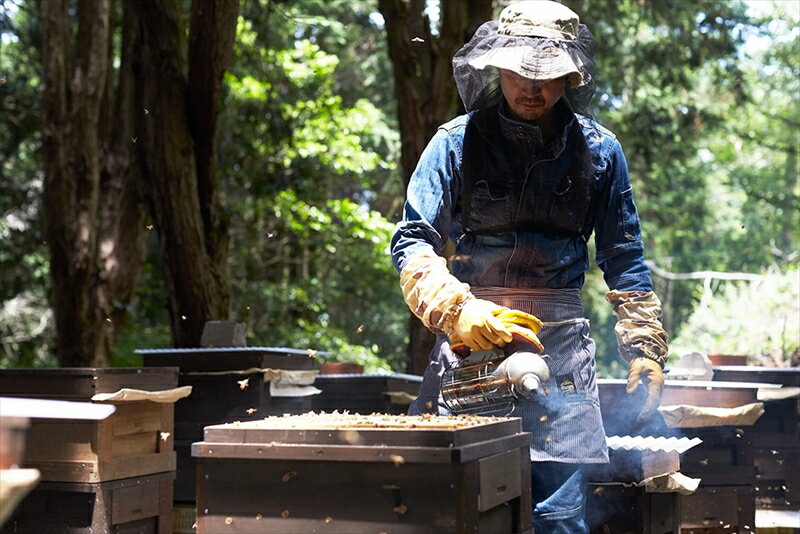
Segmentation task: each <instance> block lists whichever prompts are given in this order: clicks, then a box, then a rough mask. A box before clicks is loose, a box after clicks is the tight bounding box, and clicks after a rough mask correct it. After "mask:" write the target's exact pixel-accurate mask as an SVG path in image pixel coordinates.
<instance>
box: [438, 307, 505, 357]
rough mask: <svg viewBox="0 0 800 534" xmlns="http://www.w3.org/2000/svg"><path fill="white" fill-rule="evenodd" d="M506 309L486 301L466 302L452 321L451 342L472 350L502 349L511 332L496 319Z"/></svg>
mask: <svg viewBox="0 0 800 534" xmlns="http://www.w3.org/2000/svg"><path fill="white" fill-rule="evenodd" d="M506 309H508V308H505V307H503V306H499V305H497V304H495V303H494V302H491V301H488V300H483V299H469V300H467V301H466V302H465V303H464V305H463V306H462V307H461V310H460V311H459V312H458V315H457V316H456V318H455V321H453V332H452V334H451V336H450V339H451V341H453V342H454V344H456V342H459V343H463V344H464V345H466V346H468V347H469V348H470V349H472V350H489V349H491V348H492V347H502V346H503V345H505V344H506V343H508V342H509V341H511V331H510V330H509V329H508V328H507V327H506V325H505V324H504V323H503V321H502V320H501V319H500V318H498V317H497V315H498V314H499V313H501V312H502V311H504V310H506Z"/></svg>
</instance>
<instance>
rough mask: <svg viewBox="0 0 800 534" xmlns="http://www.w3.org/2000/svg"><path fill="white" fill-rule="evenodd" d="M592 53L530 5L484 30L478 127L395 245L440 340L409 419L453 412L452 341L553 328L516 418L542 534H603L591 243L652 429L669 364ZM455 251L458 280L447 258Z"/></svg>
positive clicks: (470, 90)
mask: <svg viewBox="0 0 800 534" xmlns="http://www.w3.org/2000/svg"><path fill="white" fill-rule="evenodd" d="M592 45H593V38H592V35H591V33H590V32H589V30H588V29H587V28H586V26H585V25H583V24H580V22H579V18H578V15H577V14H576V13H574V12H573V11H571V10H570V9H568V8H567V7H565V6H563V5H561V4H559V3H557V2H551V1H545V0H528V1H522V2H517V3H514V4H511V5H509V6H508V7H507V8H505V9H504V10H503V11H502V13H501V14H500V18H499V20H498V21H489V22H486V23H484V24H483V25H482V26H481V27H480V28H479V29H478V31H477V32H476V34H475V35H474V36H473V38H472V39H471V40H470V41H469V42H468V43H467V44H466V45H465V46H464V47H463V48H462V49H461V50H460V51H459V52H458V53H457V54H456V55H455V57H454V58H453V71H454V77H455V81H456V84H457V86H458V91H459V94H460V96H461V99H462V100H463V103H464V105H465V108H466V110H467V114H465V115H461V116H459V117H457V118H455V119H453V120H451V121H450V122H447V123H445V124H443V125H442V126H440V127H439V129H438V131H437V132H436V134H435V135H434V136H433V138H432V139H431V141H430V143H429V144H428V146H427V147H426V149H425V150H424V152H423V154H422V156H421V157H420V160H419V162H418V164H417V167H416V170H415V171H414V173H413V175H412V177H411V181H410V183H409V186H408V191H407V201H406V203H405V207H404V213H403V219H402V221H401V222H400V223H399V224H398V226H397V230H396V232H395V234H394V237H393V239H392V245H391V253H392V258H393V261H394V265H395V267H396V268H397V270H398V271H399V272H400V284H401V287H402V291H403V296H404V297H405V300H406V302H407V303H408V305H409V307H410V309H411V311H412V312H413V313H414V314H415V315H416V316H417V317H419V319H420V320H421V321H422V322H423V323H424V324H425V326H426V327H427V328H429V329H430V330H431V331H433V332H435V333H436V334H438V335H437V341H436V344H435V347H434V349H433V351H432V352H431V355H430V362H429V365H428V367H427V369H426V371H425V376H424V378H423V382H422V386H421V388H420V393H419V397H418V398H417V399H416V401H415V402H414V403H413V404H412V406H411V409H410V413H414V414H416V413H425V412H433V413H440V414H445V413H447V409H446V407H445V406H444V404H443V402H442V399H441V396H440V394H439V391H440V390H439V380H440V377H441V375H442V373H443V372H444V371H445V370H446V369H448V368H449V367H450V366H452V365H453V363H454V362H456V361H457V360H458V356H456V355H455V354H454V353H453V352H452V350H451V349H450V342H451V338H453V337H458V338H460V339H461V340H462V341H463V342H464V343H465V344H466V345H468V346H469V347H470V348H471V349H472V350H476V351H478V350H486V349H490V348H492V347H502V346H503V345H504V344H506V343H508V342H509V341H510V340H511V337H512V334H513V333H515V332H516V333H520V332H521V330H520V329H523V331H522V333H523V334H525V335H526V336H528V337H529V338H532V339H536V333H535V331H534V330H535V328H533V327H532V328H530V329H525V328H524V327H522V326H520V325H519V324H510V323H509V322H507V321H506V320H504V317H505V316H507V314H503V311H504V310H506V311H507V310H508V309H509V308H510V309H514V310H520V311H522V312H525V313H527V314H531V315H532V316H534V318H533V319H532V321H536V318H538V319H539V320H541V321H542V326H541V330H540V332H539V337H538V340H540V341H541V343H542V344H543V346H544V352H545V353H546V354H547V355H548V358H547V363H548V367H549V371H550V379H549V381H548V382H547V383H546V384H544V387H543V388H540V390H539V391H538V392H537V394H536V395H534V396H533V397H532V398H531V399H529V400H523V401H522V402H520V403H519V404H518V405H517V407H516V409H515V412H514V414H513V415H515V416H519V417H521V418H522V421H523V428H524V430H525V431H526V432H531V433H532V434H533V443H532V445H531V452H530V454H531V461H532V462H534V464H533V465H532V469H531V472H532V492H533V527H534V529H535V531H536V533H537V534H542V533H555V532H564V533H567V532H568V533H571V534H575V533H580V532H589V530H588V528H587V526H586V524H585V522H584V519H583V517H584V511H583V508H584V503H585V496H586V490H585V488H586V483H585V482H586V480H585V471H586V469H585V466H587V464H596V463H604V462H607V461H608V453H607V450H606V445H605V439H604V432H603V426H602V421H601V418H600V407H599V402H598V395H597V383H596V375H595V343H594V341H593V340H592V339H591V337H590V336H589V321H588V320H587V319H585V318H584V316H583V309H582V305H581V297H580V291H581V287H582V286H583V284H584V273H585V272H586V270H587V269H588V268H589V253H588V240H589V238H590V236H591V235H592V234H594V239H595V244H596V250H597V253H596V262H597V265H598V266H599V267H600V269H601V270H602V271H603V275H604V278H605V282H606V284H607V285H608V288H609V292H608V293H607V295H606V298H607V299H608V301H609V303H610V304H611V305H612V306H613V309H614V313H615V314H616V316H617V319H618V322H617V325H616V328H615V332H616V336H617V340H618V345H619V352H620V354H621V356H622V357H623V358H624V359H625V360H627V361H628V362H630V367H629V372H628V378H629V383H628V391H629V393H631V392H632V391H633V390H634V389H635V388H636V387H638V386H639V383H640V382H641V383H643V384H644V386H645V387H646V389H647V395H646V399H645V400H644V405H643V406H642V407H641V412H640V413H639V414H638V417H639V418H640V419H646V418H647V417H649V415H650V414H652V412H653V411H654V410H655V409H656V408H657V406H658V403H659V400H660V396H661V389H662V386H663V381H664V379H663V372H662V369H663V366H664V363H665V361H666V359H667V353H668V347H667V334H666V332H665V331H664V329H663V327H662V324H661V321H660V317H661V303H660V301H659V299H658V297H657V296H656V295H655V294H654V293H653V284H652V281H651V278H650V272H649V270H648V268H647V267H646V266H645V263H644V259H643V243H642V236H641V229H640V224H639V216H638V214H637V211H636V206H635V204H634V198H633V189H632V187H631V182H630V178H629V176H628V167H627V163H626V160H625V156H624V154H623V151H622V147H621V145H620V143H619V141H618V140H617V138H616V137H615V136H614V134H613V133H612V132H610V131H609V130H607V129H606V128H604V127H603V126H602V125H600V124H599V123H598V122H597V121H595V120H593V119H592V118H591V117H589V116H588V115H586V108H587V105H588V103H589V101H590V100H591V98H592V97H593V95H594V91H595V84H594V80H593V78H592V74H591V71H592V67H593V62H592ZM448 239H451V240H452V242H453V243H454V244H455V254H454V255H453V256H452V257H451V258H450V262H449V263H450V265H449V269H448V266H447V263H446V261H445V259H444V258H442V257H440V256H439V255H437V253H438V252H440V251H441V250H442V249H443V247H444V246H445V242H446V240H448ZM448 336H450V337H448ZM633 417H637V414H633Z"/></svg>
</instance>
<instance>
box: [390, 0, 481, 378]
mask: <svg viewBox="0 0 800 534" xmlns="http://www.w3.org/2000/svg"><path fill="white" fill-rule="evenodd" d="M424 8H425V0H379V2H378V9H379V10H380V12H381V14H382V15H383V18H384V21H385V23H386V36H387V39H388V44H389V57H390V58H391V60H392V65H393V69H394V81H395V93H396V95H397V118H398V123H399V126H400V138H401V155H400V168H401V172H402V175H403V182H404V184H405V185H406V186H407V185H408V182H409V179H410V178H411V174H412V172H413V171H414V168H415V167H416V165H417V161H418V160H419V157H420V155H421V154H422V151H423V150H424V148H425V145H427V143H428V141H429V140H430V138H431V137H433V134H434V133H435V132H436V129H437V128H438V126H439V125H440V124H442V123H443V122H445V121H446V120H447V119H449V118H451V117H452V116H453V115H454V114H455V113H456V112H457V110H458V109H459V106H460V105H459V99H458V92H457V89H456V86H455V81H454V80H453V71H452V59H453V55H454V54H455V53H456V52H457V51H458V49H459V48H461V46H462V45H463V44H464V43H465V42H466V41H467V40H469V38H470V37H471V36H472V34H473V33H474V32H475V30H476V29H477V28H478V26H479V25H480V24H481V23H483V22H485V21H487V20H490V19H491V18H492V0H470V1H467V2H441V3H440V8H441V13H440V15H441V20H440V25H439V34H438V36H434V35H433V34H432V32H431V31H430V21H429V20H428V17H427V16H426V15H425V14H424ZM409 335H410V342H409V346H408V351H407V359H408V365H407V367H408V371H409V372H412V373H422V372H423V371H424V369H425V367H426V366H427V363H428V354H429V353H430V349H431V348H432V347H433V342H434V340H435V337H434V335H433V334H431V333H430V332H428V330H427V329H426V328H425V327H424V326H423V325H422V323H421V322H420V321H419V320H417V318H416V317H413V316H412V317H411V319H410V321H409Z"/></svg>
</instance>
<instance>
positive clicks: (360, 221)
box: [220, 2, 407, 370]
mask: <svg viewBox="0 0 800 534" xmlns="http://www.w3.org/2000/svg"><path fill="white" fill-rule="evenodd" d="M331 4H333V5H327V7H323V6H322V5H316V3H314V2H309V3H300V4H293V5H292V6H291V7H290V8H286V9H287V10H284V8H283V6H281V7H277V6H273V7H275V8H276V11H275V12H274V13H272V15H271V17H270V19H269V22H268V23H266V22H265V21H263V19H261V18H260V17H261V15H262V14H261V13H254V12H249V11H248V10H247V8H245V9H244V12H243V16H242V18H241V19H240V22H239V38H238V40H237V48H236V58H235V60H234V64H233V65H232V67H231V69H230V72H229V73H228V75H227V77H226V81H227V84H228V87H229V93H228V95H227V98H226V101H225V109H224V112H223V115H222V117H221V122H222V124H223V126H222V131H223V132H224V133H223V136H222V137H221V144H220V156H221V159H222V161H223V165H222V169H223V173H225V174H226V175H227V176H229V177H230V180H229V181H228V182H227V183H228V184H229V185H230V187H228V188H227V189H226V191H225V193H226V197H227V200H228V202H227V204H228V206H229V207H230V209H231V210H232V212H233V217H232V225H231V245H232V257H231V269H232V274H233V277H232V278H233V279H234V302H235V305H234V307H235V315H236V317H237V318H238V319H239V320H242V321H244V322H246V324H247V328H248V330H247V331H248V344H250V345H254V344H258V345H270V346H290V347H295V348H310V349H314V350H317V351H318V352H319V354H320V359H321V360H325V359H326V358H327V359H331V360H334V359H338V360H347V361H357V362H359V363H362V364H363V365H365V368H366V369H367V370H379V369H383V370H386V369H389V368H390V367H391V368H394V369H397V370H401V369H403V365H404V362H403V354H404V349H405V344H406V336H407V334H406V331H405V330H406V316H407V314H406V311H405V305H404V303H403V302H402V298H401V297H400V292H399V289H398V288H397V275H396V273H395V272H394V270H393V268H392V266H391V262H390V258H389V256H388V253H387V249H388V243H389V239H390V237H391V233H392V229H393V224H392V223H391V222H389V221H388V220H386V219H385V218H384V217H383V216H381V215H380V214H379V212H378V211H377V210H379V209H380V208H381V206H382V205H386V204H389V203H391V201H392V200H393V198H395V197H396V195H398V194H400V193H399V184H400V179H399V177H398V176H397V171H396V166H395V163H394V161H395V159H396V153H397V143H398V135H397V133H396V132H395V131H393V130H392V129H391V128H389V127H388V126H387V122H388V119H387V116H386V114H385V113H384V112H383V111H381V110H380V109H378V108H377V107H376V106H375V104H374V103H373V100H372V99H371V98H368V97H370V96H371V95H370V93H369V88H368V87H363V86H361V87H359V86H356V85H353V84H351V83H350V82H349V81H348V79H347V78H348V77H349V76H351V75H352V71H351V70H350V69H352V64H351V65H350V68H349V69H348V68H347V67H346V66H344V67H343V60H344V62H347V61H351V62H353V61H354V60H353V59H352V57H353V56H352V54H354V53H355V52H354V51H353V50H352V49H351V48H348V44H350V43H354V44H355V43H362V41H361V40H359V39H355V38H353V37H354V36H355V35H356V34H358V33H359V32H363V33H364V34H365V35H369V34H370V33H373V34H374V33H375V31H376V28H375V27H374V26H373V25H372V24H371V22H370V21H369V19H368V17H367V16H360V17H359V16H357V15H354V13H356V11H357V9H358V5H357V4H358V3H356V5H355V6H350V7H348V5H347V3H345V2H333V3H331ZM315 5H316V8H315V9H321V10H323V12H326V11H330V10H331V9H337V10H338V11H337V12H338V13H339V15H341V17H342V18H341V19H340V20H347V19H348V17H354V16H355V19H353V21H354V22H355V21H360V22H359V23H358V24H355V25H354V26H344V25H342V24H340V23H337V22H336V21H335V20H332V19H331V18H326V21H327V22H325V23H320V24H315V25H313V26H309V24H310V22H311V21H313V20H317V18H319V12H318V11H316V12H314V15H311V14H310V13H311V12H304V11H303V9H304V7H309V6H312V7H313V6H315ZM337 6H338V7H337ZM315 17H316V18H315ZM359 24H360V25H361V26H359ZM282 30H283V31H282ZM256 43H261V46H260V47H258V48H257V49H255V50H254V49H253V48H251V45H253V44H256ZM325 47H327V48H328V50H326V49H325ZM332 51H336V52H337V54H333V53H331V52H332ZM372 52H374V50H373V51H372ZM365 59H366V58H365ZM392 183H394V184H398V186H396V187H395V188H394V189H392V188H387V187H386V184H392ZM376 208H377V210H376ZM325 353H327V356H325V355H324V354H325Z"/></svg>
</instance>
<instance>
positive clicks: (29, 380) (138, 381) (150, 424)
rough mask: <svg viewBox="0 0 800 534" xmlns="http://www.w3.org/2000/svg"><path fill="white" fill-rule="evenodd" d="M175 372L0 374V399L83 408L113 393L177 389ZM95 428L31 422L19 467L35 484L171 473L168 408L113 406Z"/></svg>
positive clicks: (64, 422) (74, 422)
mask: <svg viewBox="0 0 800 534" xmlns="http://www.w3.org/2000/svg"><path fill="white" fill-rule="evenodd" d="M177 382H178V369H177V368H176V367H168V368H151V369H134V368H119V369H116V368H115V369H99V368H71V369H28V370H20V369H15V370H7V371H0V392H1V393H2V394H3V395H17V396H21V395H24V396H26V397H33V396H36V395H39V396H41V397H47V398H50V399H62V400H83V401H88V400H90V399H91V397H92V396H93V395H95V394H97V393H112V392H114V391H118V390H119V389H121V388H135V389H144V390H149V391H163V390H166V389H172V388H175V387H176V386H177ZM113 404H114V405H115V406H116V411H115V412H114V414H112V415H111V416H110V417H108V418H106V419H103V420H100V421H94V420H75V419H39V418H37V419H33V420H31V425H30V427H29V429H28V432H27V437H26V438H27V439H26V449H25V459H24V462H23V463H22V466H23V467H28V468H35V469H38V470H39V471H40V472H41V475H42V476H41V479H42V480H43V481H52V482H85V483H97V482H105V481H109V480H116V479H122V478H130V477H136V476H141V475H148V474H152V473H161V472H166V471H173V470H175V462H176V458H175V452H174V450H173V442H174V404H173V403H156V402H150V401H134V402H114V403H113Z"/></svg>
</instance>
